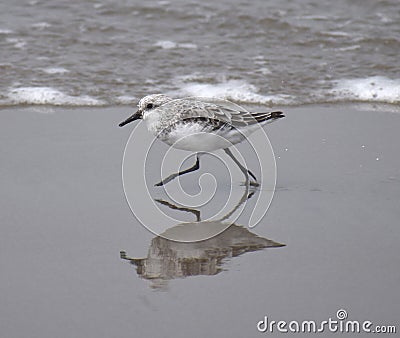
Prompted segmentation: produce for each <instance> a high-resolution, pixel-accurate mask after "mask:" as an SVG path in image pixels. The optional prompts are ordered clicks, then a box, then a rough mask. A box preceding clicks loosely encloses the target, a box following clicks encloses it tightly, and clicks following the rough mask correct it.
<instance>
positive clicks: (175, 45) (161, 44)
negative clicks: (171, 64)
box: [154, 40, 197, 49]
mask: <svg viewBox="0 0 400 338" xmlns="http://www.w3.org/2000/svg"><path fill="white" fill-rule="evenodd" d="M154 46H156V47H160V48H162V49H175V48H186V49H196V48H197V45H195V44H194V43H177V42H173V41H169V40H162V41H157V42H156V43H155V44H154Z"/></svg>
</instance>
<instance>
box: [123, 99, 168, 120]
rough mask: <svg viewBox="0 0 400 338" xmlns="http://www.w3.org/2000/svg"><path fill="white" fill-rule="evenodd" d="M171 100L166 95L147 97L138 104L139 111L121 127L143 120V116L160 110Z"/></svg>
mask: <svg viewBox="0 0 400 338" xmlns="http://www.w3.org/2000/svg"><path fill="white" fill-rule="evenodd" d="M171 100H172V98H170V97H169V96H167V95H164V94H152V95H147V96H145V97H143V98H142V99H141V100H140V101H139V103H138V108H139V109H138V110H137V112H136V113H135V114H133V115H132V116H130V117H128V118H127V119H126V120H125V121H123V122H121V123H120V124H119V126H120V127H123V126H124V125H125V124H128V123H130V122H132V121H135V120H139V119H143V116H144V115H145V114H146V113H149V112H150V111H152V110H153V109H155V108H158V107H160V106H161V105H163V104H164V103H167V102H169V101H171Z"/></svg>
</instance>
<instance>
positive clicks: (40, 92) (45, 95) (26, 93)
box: [7, 87, 104, 106]
mask: <svg viewBox="0 0 400 338" xmlns="http://www.w3.org/2000/svg"><path fill="white" fill-rule="evenodd" d="M7 96H8V99H9V100H10V102H11V103H12V104H49V105H56V106H98V105H103V104H104V103H103V102H102V101H101V100H97V99H95V98H92V97H90V96H70V95H67V94H64V93H63V92H61V91H59V90H57V89H54V88H50V87H21V88H14V89H11V90H10V91H9V92H8V95H7Z"/></svg>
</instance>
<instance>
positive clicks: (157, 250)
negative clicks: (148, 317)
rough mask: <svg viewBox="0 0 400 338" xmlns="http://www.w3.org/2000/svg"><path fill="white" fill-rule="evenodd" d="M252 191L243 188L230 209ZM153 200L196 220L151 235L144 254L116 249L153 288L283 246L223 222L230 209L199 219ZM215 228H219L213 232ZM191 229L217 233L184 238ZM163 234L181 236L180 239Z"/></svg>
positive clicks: (214, 271)
mask: <svg viewBox="0 0 400 338" xmlns="http://www.w3.org/2000/svg"><path fill="white" fill-rule="evenodd" d="M253 193H254V191H253V192H251V193H250V194H248V191H247V189H246V192H245V195H244V197H242V199H241V200H240V202H239V203H238V205H237V206H236V207H235V208H234V210H236V209H237V208H238V207H239V206H240V204H242V203H243V201H244V200H246V199H248V198H250V197H251V196H252V195H253ZM157 202H159V203H161V204H163V205H166V206H168V207H170V208H172V209H175V210H181V211H186V212H190V213H193V214H194V215H195V216H196V219H197V221H196V222H192V223H181V224H177V225H176V226H174V227H172V228H169V229H168V230H166V231H165V233H163V234H161V235H160V236H157V237H155V238H153V239H152V241H151V244H150V247H149V250H148V254H147V257H145V258H131V257H128V256H127V254H126V252H125V251H121V252H120V255H121V258H122V259H125V260H129V261H130V263H131V264H133V265H135V266H136V272H137V274H138V275H139V276H140V277H142V278H144V279H147V280H151V281H152V284H151V287H152V288H154V289H165V288H166V286H167V284H168V281H169V280H172V279H175V278H185V277H189V276H198V275H208V276H213V275H216V274H218V273H220V272H221V271H223V265H224V263H225V262H226V261H227V260H229V259H231V258H233V257H237V256H239V255H242V254H244V253H246V252H253V251H258V250H261V249H265V248H274V247H282V246H284V244H281V243H278V242H274V241H272V240H270V239H267V238H263V237H260V236H258V235H256V234H254V233H252V232H250V231H249V230H248V229H247V228H246V227H244V226H241V225H237V224H230V223H228V222H226V221H225V220H226V218H227V217H226V216H229V215H230V214H232V213H233V211H234V210H232V211H231V212H230V213H229V214H227V215H226V216H225V217H223V218H222V219H221V220H218V221H200V211H199V210H196V209H190V208H180V207H178V206H175V205H174V204H172V203H169V202H166V201H162V200H157ZM229 224H230V225H229ZM218 229H220V232H216V230H218ZM193 233H196V234H199V233H202V236H204V234H206V233H210V234H215V233H218V235H215V236H212V237H210V238H209V239H206V240H202V241H197V242H189V241H188V238H189V239H190V234H193ZM165 237H167V238H176V239H179V238H181V239H182V241H178V240H170V239H166V238H165ZM203 238H204V237H203Z"/></svg>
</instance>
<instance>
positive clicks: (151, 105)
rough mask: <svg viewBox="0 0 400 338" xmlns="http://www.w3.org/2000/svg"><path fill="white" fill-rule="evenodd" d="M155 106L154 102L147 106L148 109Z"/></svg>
mask: <svg viewBox="0 0 400 338" xmlns="http://www.w3.org/2000/svg"><path fill="white" fill-rule="evenodd" d="M153 107H154V105H153V104H152V103H148V104H147V106H146V108H147V109H151V108H153Z"/></svg>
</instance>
